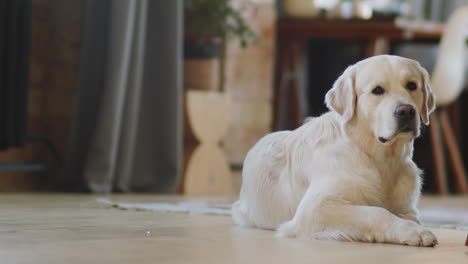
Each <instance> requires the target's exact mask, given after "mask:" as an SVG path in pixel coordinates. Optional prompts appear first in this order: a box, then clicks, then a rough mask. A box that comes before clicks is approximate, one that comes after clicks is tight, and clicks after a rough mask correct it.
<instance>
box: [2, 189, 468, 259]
mask: <svg viewBox="0 0 468 264" xmlns="http://www.w3.org/2000/svg"><path fill="white" fill-rule="evenodd" d="M96 197H103V196H93V195H61V194H39V195H38V194H35V195H31V194H2V195H0V212H1V214H0V262H1V263H36V264H42V263H47V264H50V263H113V264H119V263H288V262H291V263H379V264H386V263H426V264H427V263H464V264H466V263H468V248H467V247H465V246H464V242H465V239H466V235H467V234H466V233H467V232H466V231H461V230H448V229H432V230H433V232H434V233H435V234H436V236H437V237H438V239H439V246H437V247H435V248H416V247H408V246H398V245H382V244H365V243H346V242H333V241H300V240H297V239H276V238H274V233H273V232H271V231H266V230H258V229H249V228H241V227H237V226H234V225H232V224H231V220H230V218H229V217H226V216H214V215H194V214H185V213H163V212H149V211H131V210H127V211H124V210H118V209H103V208H93V202H94V201H95V199H96ZM108 198H109V199H112V200H113V201H122V202H135V203H136V202H177V201H212V202H213V201H216V202H226V201H231V200H232V199H229V198H204V197H173V196H152V195H112V196H108ZM467 202H468V200H467V199H466V198H461V199H460V198H459V199H454V200H453V199H437V198H428V199H425V200H423V203H425V204H428V203H429V204H433V203H434V204H439V205H443V204H445V205H451V204H454V206H456V205H466V204H468V203H467Z"/></svg>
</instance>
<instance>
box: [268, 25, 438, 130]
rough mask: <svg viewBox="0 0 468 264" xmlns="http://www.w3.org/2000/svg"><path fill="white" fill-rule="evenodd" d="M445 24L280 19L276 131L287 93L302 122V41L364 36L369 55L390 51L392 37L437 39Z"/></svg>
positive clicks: (294, 120)
mask: <svg viewBox="0 0 468 264" xmlns="http://www.w3.org/2000/svg"><path fill="white" fill-rule="evenodd" d="M442 32H443V26H437V27H435V28H434V29H432V30H430V31H424V30H417V29H416V30H415V29H408V28H402V27H400V26H397V25H396V23H395V22H394V21H390V20H326V19H291V18H285V19H279V20H278V24H277V33H278V36H277V38H278V39H277V52H276V58H277V59H276V73H275V87H274V93H273V97H274V98H273V131H277V130H279V128H280V116H281V114H282V113H283V112H284V108H285V103H284V97H285V96H287V97H289V104H290V105H291V109H290V110H291V111H290V113H291V114H290V116H289V118H290V119H291V120H292V123H293V124H294V127H292V128H296V127H299V126H300V124H301V121H302V120H301V115H300V111H299V91H298V79H297V62H298V57H299V56H301V49H302V48H303V47H302V44H303V42H304V41H305V40H308V39H314V38H315V39H318V38H329V39H343V40H346V39H360V40H365V41H366V42H367V47H366V56H368V57H370V56H374V55H379V54H387V53H388V52H389V42H390V41H403V40H412V41H429V42H435V43H437V42H438V41H439V39H440V36H441V34H442Z"/></svg>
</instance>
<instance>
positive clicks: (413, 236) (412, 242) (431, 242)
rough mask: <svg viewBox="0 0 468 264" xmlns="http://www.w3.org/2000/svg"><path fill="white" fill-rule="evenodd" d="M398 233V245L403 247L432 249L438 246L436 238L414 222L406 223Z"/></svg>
mask: <svg viewBox="0 0 468 264" xmlns="http://www.w3.org/2000/svg"><path fill="white" fill-rule="evenodd" d="M400 232H401V237H400V243H401V244H403V245H408V246H418V247H434V246H435V245H437V244H438V243H437V238H436V237H435V235H434V234H433V233H432V232H431V231H429V230H427V229H424V228H423V227H422V226H420V225H418V224H416V223H414V222H409V223H407V224H406V227H405V228H403V229H402V230H400Z"/></svg>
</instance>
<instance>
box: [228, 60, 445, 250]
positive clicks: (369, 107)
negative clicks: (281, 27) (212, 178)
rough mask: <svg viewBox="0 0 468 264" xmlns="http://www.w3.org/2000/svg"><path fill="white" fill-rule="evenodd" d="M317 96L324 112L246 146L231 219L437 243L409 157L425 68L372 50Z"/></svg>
mask: <svg viewBox="0 0 468 264" xmlns="http://www.w3.org/2000/svg"><path fill="white" fill-rule="evenodd" d="M325 102H326V104H327V106H328V108H329V109H330V111H329V112H328V113H325V114H323V115H322V116H320V117H317V118H311V119H310V121H307V122H306V123H305V124H304V125H302V126H301V127H299V128H298V129H296V130H294V131H281V132H275V133H271V134H269V135H267V136H265V137H264V138H262V139H261V140H260V141H259V142H258V143H257V144H256V145H255V146H254V147H253V148H252V149H251V150H250V151H249V153H248V154H247V156H246V158H245V161H244V169H243V172H242V179H243V182H242V189H241V192H240V199H239V201H237V202H236V203H234V204H233V210H232V217H233V220H234V222H235V223H236V224H238V225H241V226H247V227H258V228H264V229H273V230H277V236H279V237H298V238H302V239H333V240H344V241H361V242H378V243H394V244H403V245H411V246H425V247H427V246H429V247H430V246H435V245H436V244H437V239H436V237H435V236H434V235H433V234H432V233H431V231H429V230H427V229H425V228H424V227H423V226H422V225H421V222H420V221H419V218H418V210H417V209H416V204H417V202H418V199H419V196H420V188H421V179H420V176H421V170H420V169H418V167H417V166H416V164H415V163H414V162H413V161H412V155H413V141H414V139H415V138H416V137H418V136H419V134H420V126H421V121H420V120H422V122H423V123H424V124H426V125H427V124H428V123H429V115H430V113H431V112H432V111H434V107H435V106H434V96H433V94H432V92H431V88H430V86H429V76H428V74H427V72H426V70H425V69H423V68H422V67H421V66H420V65H419V63H417V62H416V61H413V60H410V59H406V58H402V57H398V56H390V55H381V56H375V57H371V58H368V59H366V60H363V61H360V62H358V63H356V64H354V65H352V66H350V67H348V68H347V69H346V70H345V71H344V73H343V74H342V75H341V76H340V77H339V78H338V80H337V81H336V82H335V84H334V85H333V88H332V89H331V90H330V91H329V92H328V93H327V95H326V98H325Z"/></svg>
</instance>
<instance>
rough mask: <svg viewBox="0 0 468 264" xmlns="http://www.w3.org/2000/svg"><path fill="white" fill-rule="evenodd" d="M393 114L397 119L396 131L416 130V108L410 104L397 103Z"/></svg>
mask: <svg viewBox="0 0 468 264" xmlns="http://www.w3.org/2000/svg"><path fill="white" fill-rule="evenodd" d="M393 116H394V117H395V119H396V121H397V133H404V132H416V130H417V127H416V110H415V109H414V107H413V106H412V105H409V104H401V105H398V106H397V107H396V108H395V111H394V112H393Z"/></svg>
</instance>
